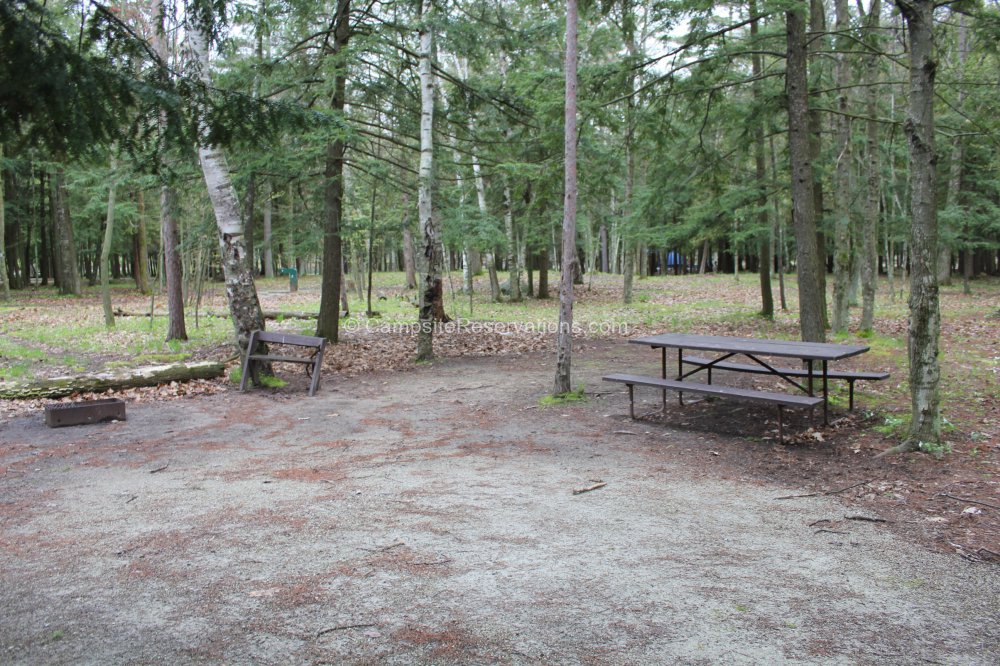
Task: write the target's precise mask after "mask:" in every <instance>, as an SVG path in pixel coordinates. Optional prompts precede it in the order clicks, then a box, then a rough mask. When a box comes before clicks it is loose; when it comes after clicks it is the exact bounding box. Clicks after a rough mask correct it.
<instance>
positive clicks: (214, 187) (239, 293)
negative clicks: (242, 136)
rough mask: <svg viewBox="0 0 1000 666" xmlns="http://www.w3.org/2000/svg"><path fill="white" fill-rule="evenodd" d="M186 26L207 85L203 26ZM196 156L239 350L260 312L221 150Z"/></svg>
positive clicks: (203, 149)
mask: <svg viewBox="0 0 1000 666" xmlns="http://www.w3.org/2000/svg"><path fill="white" fill-rule="evenodd" d="M187 27H188V41H189V44H190V46H191V50H192V52H193V55H194V57H193V58H192V61H191V63H190V65H191V67H192V68H193V70H194V74H196V75H197V77H198V78H200V79H201V81H202V83H203V84H205V85H206V86H210V85H211V82H212V80H211V73H210V71H209V58H208V40H207V37H206V35H205V32H204V30H205V26H203V25H197V24H194V23H191V22H189V23H188V26H187ZM198 159H199V161H200V162H201V169H202V174H203V175H204V178H205V185H206V186H207V188H208V197H209V199H210V200H211V202H212V209H213V210H214V212H215V223H216V226H217V227H218V230H219V252H220V255H221V263H222V271H223V275H224V276H225V283H226V296H227V297H228V300H229V312H230V314H231V315H232V319H233V327H234V329H235V333H236V340H237V343H238V344H239V347H240V349H241V350H245V349H246V345H247V342H248V341H249V338H250V333H251V331H254V330H264V315H263V314H262V313H261V309H260V301H259V300H258V299H257V289H256V287H255V285H254V279H253V274H252V273H251V272H250V266H249V264H248V263H247V256H246V245H245V243H244V238H243V219H242V217H241V215H240V210H239V203H238V201H237V199H236V192H235V191H234V190H233V185H232V181H231V180H230V177H229V166H228V165H227V164H226V159H225V156H224V155H223V153H222V150H221V149H220V148H218V147H217V146H207V145H203V146H199V147H198Z"/></svg>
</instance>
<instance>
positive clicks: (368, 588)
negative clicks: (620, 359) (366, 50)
mask: <svg viewBox="0 0 1000 666" xmlns="http://www.w3.org/2000/svg"><path fill="white" fill-rule="evenodd" d="M548 361H549V359H548V357H547V356H546V357H541V356H538V357H531V356H529V357H522V358H519V359H501V360H484V359H480V360H474V361H471V360H470V361H448V362H442V363H439V364H436V365H434V366H433V367H423V368H420V369H418V370H416V371H414V372H409V373H403V374H386V375H377V376H368V377H363V378H358V379H350V380H342V381H337V380H336V379H335V378H333V377H326V378H325V385H324V386H323V387H322V388H321V390H320V393H319V395H318V396H317V397H316V398H312V399H308V398H305V397H304V396H302V395H301V394H300V393H299V392H297V390H296V387H294V386H293V387H290V388H289V389H288V390H282V391H281V392H278V393H269V392H267V391H254V392H251V393H249V394H246V395H240V394H238V393H226V394H221V395H216V396H210V397H206V398H201V399H198V400H187V401H176V402H170V403H165V404H161V405H151V406H146V405H137V406H130V407H129V420H128V421H127V422H124V423H115V424H106V425H97V426H86V427H77V428H64V429H59V430H50V429H47V428H46V427H45V426H44V425H43V424H42V422H41V419H40V418H39V417H35V418H19V419H15V420H13V421H11V422H9V423H6V424H3V425H0V604H2V608H3V612H2V613H0V662H3V663H47V664H48V663H81V662H93V663H221V662H225V663H251V662H252V663H260V664H290V663H344V662H347V663H375V662H377V663H395V664H411V663H435V664H470V663H526V664H527V663H532V664H534V663H552V664H561V663H567V664H576V663H600V664H605V663H630V664H639V663H690V664H698V663H705V664H714V663H727V664H728V663H747V664H750V663H754V664H757V663H774V664H777V663H822V664H831V663H832V664H838V663H845V664H846V663H852V664H853V663H878V664H893V663H899V664H912V663H922V662H927V663H948V664H995V663H998V661H1000V625H998V624H997V622H996V620H997V617H998V616H1000V601H998V600H1000V570H998V568H997V567H996V566H992V565H989V564H984V563H970V562H966V561H965V560H963V559H961V558H959V557H957V556H954V555H946V554H941V553H937V552H933V551H930V550H927V549H925V548H924V547H922V546H920V545H916V544H914V543H913V542H910V541H906V540H903V539H902V538H900V537H899V536H896V535H894V534H893V533H892V532H890V531H889V530H887V529H886V528H885V526H884V525H882V524H879V523H869V522H865V521H846V522H845V521H843V520H842V519H843V517H844V515H845V514H846V513H847V512H848V509H846V508H845V506H844V505H842V504H840V503H839V502H838V499H837V498H833V497H810V498H800V499H796V500H793V501H779V500H777V499H776V498H777V497H781V496H784V495H788V494H790V493H792V494H794V493H796V492H801V490H800V489H798V488H794V487H782V486H776V485H770V484H766V483H763V482H759V481H754V480H752V479H748V478H741V477H738V476H734V477H733V478H728V479H727V478H723V475H720V474H718V473H712V472H711V471H710V470H708V469H706V467H705V466H704V465H703V464H702V462H701V461H702V460H703V459H704V455H700V456H687V457H686V455H685V451H690V450H692V449H696V450H697V451H699V452H700V453H701V454H704V453H705V452H706V451H709V452H711V449H712V447H713V446H714V445H716V444H718V443H721V442H722V440H723V438H724V437H727V436H722V435H718V436H716V435H713V434H711V433H710V432H708V431H691V430H678V429H672V428H670V427H663V426H660V425H653V426H647V425H642V424H635V423H631V422H629V421H628V420H627V419H626V418H625V416H624V415H625V408H626V405H625V400H624V395H623V393H624V392H623V391H617V390H612V388H611V387H602V388H601V390H602V391H604V390H607V391H609V392H608V393H607V394H605V395H600V396H598V397H597V398H594V399H592V400H590V401H589V402H587V403H584V404H580V405H574V406H570V407H550V408H544V409H543V408H539V407H538V406H537V401H538V398H539V396H541V395H542V394H544V393H545V392H546V391H547V390H548V388H549V384H550V382H551V364H550V363H549V362H548ZM606 365H607V358H606V357H605V358H602V359H601V360H600V362H597V361H595V360H593V359H590V360H588V359H587V358H586V357H584V358H581V359H580V360H579V362H578V364H577V374H578V376H579V379H581V380H586V381H587V385H588V387H589V388H597V387H599V386H600V383H599V381H597V379H598V378H599V375H600V372H601V369H602V367H606ZM525 368H528V370H525ZM616 431H617V433H618V434H616ZM729 439H732V438H731V437H730V438H729ZM597 480H600V481H603V482H607V485H606V486H605V487H603V488H601V489H598V490H594V491H592V492H588V493H584V494H579V495H574V494H572V491H573V489H577V488H582V487H586V486H591V485H594V484H595V483H596V482H597ZM850 511H851V512H853V513H856V512H857V510H856V509H851V510H850ZM823 521H831V522H823ZM827 528H829V529H827Z"/></svg>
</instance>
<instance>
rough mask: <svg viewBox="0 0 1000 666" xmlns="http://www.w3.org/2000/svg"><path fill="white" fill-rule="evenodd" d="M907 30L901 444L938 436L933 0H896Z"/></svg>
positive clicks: (933, 440) (930, 440)
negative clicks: (905, 415)
mask: <svg viewBox="0 0 1000 666" xmlns="http://www.w3.org/2000/svg"><path fill="white" fill-rule="evenodd" d="M896 5H897V6H898V7H899V10H900V12H901V13H902V14H903V18H904V19H905V20H906V25H907V27H908V28H909V30H910V105H909V110H908V113H907V119H906V124H905V130H906V137H907V139H908V142H909V145H910V213H911V215H912V227H911V230H910V302H909V305H910V322H909V336H908V340H909V359H910V408H911V420H910V433H909V438H908V440H907V442H906V443H905V444H904V445H903V448H906V449H910V450H912V449H915V448H917V447H918V446H919V445H920V444H921V443H927V444H931V443H937V442H939V441H940V439H941V413H940V395H939V383H940V379H941V368H940V366H939V364H938V342H939V338H940V335H941V311H940V304H939V302H938V284H937V271H936V270H935V269H936V267H937V266H936V260H937V241H938V223H937V201H936V186H937V182H936V181H937V175H936V169H935V167H936V164H937V153H936V150H935V146H934V78H935V73H936V71H937V59H936V53H935V46H934V24H933V14H934V2H933V0H912V1H904V0H897V1H896Z"/></svg>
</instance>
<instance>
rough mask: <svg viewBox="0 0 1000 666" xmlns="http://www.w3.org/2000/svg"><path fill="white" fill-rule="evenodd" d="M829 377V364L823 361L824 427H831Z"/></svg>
mask: <svg viewBox="0 0 1000 666" xmlns="http://www.w3.org/2000/svg"><path fill="white" fill-rule="evenodd" d="M828 378H829V375H828V373H827V362H826V360H824V361H823V425H830V414H829V412H830V410H829V405H830V398H829V395H828V394H827V379H828Z"/></svg>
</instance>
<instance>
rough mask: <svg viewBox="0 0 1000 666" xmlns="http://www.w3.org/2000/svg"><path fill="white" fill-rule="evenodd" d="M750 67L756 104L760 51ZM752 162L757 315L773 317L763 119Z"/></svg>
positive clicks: (753, 6) (753, 8)
mask: <svg viewBox="0 0 1000 666" xmlns="http://www.w3.org/2000/svg"><path fill="white" fill-rule="evenodd" d="M750 16H751V18H752V20H751V21H750V35H751V39H753V40H754V41H756V38H757V23H758V19H757V1H756V0H750ZM751 67H752V72H753V76H754V79H755V81H754V84H753V98H754V102H755V103H757V104H761V103H762V98H763V93H762V92H761V82H760V81H759V80H757V79H759V77H760V76H761V74H763V71H764V67H763V63H762V62H761V56H760V54H759V53H756V52H755V53H754V54H753V56H752V59H751ZM753 135H754V136H753V143H754V150H753V161H754V172H755V173H754V175H755V177H756V179H757V187H758V189H759V194H758V196H757V226H758V227H759V228H760V229H761V230H760V231H759V232H758V239H757V254H758V259H759V264H758V266H757V271H758V275H759V277H760V314H761V316H762V317H764V318H766V319H774V294H773V292H772V291H771V228H770V225H769V223H768V212H767V211H768V208H767V194H766V192H765V188H766V183H767V165H766V162H765V146H764V124H763V120H757V121H756V122H755V123H754V130H753Z"/></svg>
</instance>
